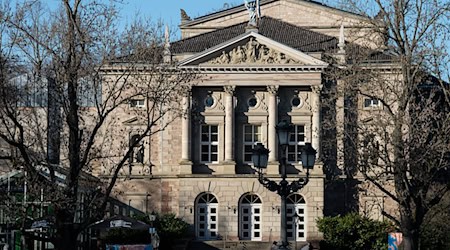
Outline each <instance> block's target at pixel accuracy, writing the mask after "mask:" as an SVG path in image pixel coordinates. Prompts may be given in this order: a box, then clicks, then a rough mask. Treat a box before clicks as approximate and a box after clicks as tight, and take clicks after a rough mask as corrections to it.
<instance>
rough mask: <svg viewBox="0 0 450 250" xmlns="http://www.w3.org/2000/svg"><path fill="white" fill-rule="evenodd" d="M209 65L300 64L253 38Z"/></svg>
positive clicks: (223, 53)
mask: <svg viewBox="0 0 450 250" xmlns="http://www.w3.org/2000/svg"><path fill="white" fill-rule="evenodd" d="M208 63H210V64H302V63H300V62H299V61H298V60H295V59H293V58H291V57H289V56H288V55H286V54H284V53H282V52H279V51H276V50H274V49H272V48H269V47H267V46H266V45H263V44H260V43H259V42H258V41H256V40H255V39H254V38H250V40H249V41H248V42H247V43H246V44H245V45H243V46H237V47H236V48H234V49H232V50H231V51H228V52H225V51H222V54H221V55H220V56H219V57H217V58H215V59H213V60H211V61H209V62H208Z"/></svg>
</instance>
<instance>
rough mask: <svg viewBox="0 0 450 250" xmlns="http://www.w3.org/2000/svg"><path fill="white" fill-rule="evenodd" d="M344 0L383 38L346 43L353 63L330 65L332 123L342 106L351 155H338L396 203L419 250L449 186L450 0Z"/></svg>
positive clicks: (397, 217)
mask: <svg viewBox="0 0 450 250" xmlns="http://www.w3.org/2000/svg"><path fill="white" fill-rule="evenodd" d="M340 2H341V3H342V6H344V7H345V8H346V9H349V10H351V11H352V12H355V11H356V12H357V13H359V14H361V15H362V16H365V17H367V19H366V20H365V21H364V22H365V23H364V25H363V26H364V27H367V26H370V27H372V32H373V34H376V35H378V36H379V37H380V38H382V40H384V44H382V46H381V47H380V48H378V49H376V48H374V47H371V48H369V47H367V48H364V47H362V46H355V45H350V46H347V47H346V52H347V63H344V64H341V63H337V64H340V66H339V68H338V69H337V70H331V71H330V79H334V82H336V83H337V84H336V85H335V87H332V88H331V90H330V92H329V93H328V94H329V96H334V97H335V98H331V99H332V102H333V103H332V104H333V105H337V106H339V107H338V108H337V111H336V113H337V117H338V119H336V120H334V121H333V122H330V124H331V125H330V127H329V128H332V127H333V126H335V125H336V124H337V123H339V121H338V120H339V110H341V112H342V114H341V116H340V118H341V121H343V124H345V125H344V127H345V128H342V129H341V132H342V137H341V139H342V140H343V141H344V142H343V143H342V145H343V146H344V147H342V148H341V149H340V150H343V153H342V154H341V155H345V156H344V157H345V159H339V157H336V158H337V161H340V160H342V162H345V173H346V175H347V177H348V178H353V177H354V176H356V175H357V174H361V175H362V176H363V178H364V179H365V180H366V181H367V182H368V183H370V184H371V187H372V188H375V189H376V190H378V191H377V192H381V193H382V194H383V195H384V196H386V197H388V198H389V199H390V200H391V201H393V202H394V203H395V204H396V205H397V206H398V211H395V210H393V211H386V210H385V211H383V213H384V215H385V216H386V217H388V218H389V219H391V220H392V221H394V222H395V224H396V225H397V226H398V227H399V229H400V230H401V231H402V232H403V236H404V249H419V247H420V242H419V239H420V228H421V226H422V225H423V224H424V223H426V222H425V221H424V220H425V218H426V217H427V214H428V213H429V212H430V211H431V210H432V209H433V208H434V207H436V206H438V205H439V204H440V203H441V201H442V199H443V198H444V197H445V196H446V195H447V194H448V191H449V189H450V181H449V167H450V136H449V135H450V115H449V114H450V112H449V111H450V109H449V107H450V99H449V89H450V88H449V85H448V83H447V82H446V81H445V80H446V79H447V80H448V79H449V78H448V65H449V60H448V59H449V58H448V52H449V50H448V49H449V44H448V42H447V40H448V39H447V38H448V34H449V31H450V23H449V22H448V20H449V19H448V18H449V16H450V2H449V1H423V0H413V1H404V0H395V1H389V0H387V1H381V0H373V1H364V3H362V2H361V1H351V0H348V1H340ZM360 44H362V43H360ZM336 131H337V134H338V135H339V129H336ZM336 155H337V156H338V155H339V153H337V154H336ZM338 165H339V164H338Z"/></svg>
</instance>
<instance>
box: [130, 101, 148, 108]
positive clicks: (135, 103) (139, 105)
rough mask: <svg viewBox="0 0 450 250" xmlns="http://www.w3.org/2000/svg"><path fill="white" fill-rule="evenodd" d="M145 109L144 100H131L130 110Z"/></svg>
mask: <svg viewBox="0 0 450 250" xmlns="http://www.w3.org/2000/svg"><path fill="white" fill-rule="evenodd" d="M143 107H145V100H144V99H133V100H130V108H143Z"/></svg>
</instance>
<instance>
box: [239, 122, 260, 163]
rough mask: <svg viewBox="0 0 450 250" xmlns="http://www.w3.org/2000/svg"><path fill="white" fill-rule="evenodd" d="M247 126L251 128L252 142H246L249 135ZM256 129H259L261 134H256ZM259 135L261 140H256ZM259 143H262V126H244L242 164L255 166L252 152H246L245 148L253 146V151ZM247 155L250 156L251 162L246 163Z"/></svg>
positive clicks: (249, 124)
mask: <svg viewBox="0 0 450 250" xmlns="http://www.w3.org/2000/svg"><path fill="white" fill-rule="evenodd" d="M247 126H251V130H252V131H251V134H250V135H251V137H252V139H251V141H246V138H245V137H246V135H247V133H246V127H247ZM255 127H258V128H259V133H255ZM257 134H258V135H259V140H255V138H256V137H257V136H256V137H255V135H257ZM258 142H262V125H261V124H251V123H247V124H244V125H243V126H242V149H243V150H242V162H243V163H246V164H253V162H252V151H251V152H246V151H245V150H246V149H245V147H246V146H250V145H251V146H252V150H253V148H254V147H255V145H256V144H257V143H258ZM246 155H250V160H249V161H246V159H245V156H246Z"/></svg>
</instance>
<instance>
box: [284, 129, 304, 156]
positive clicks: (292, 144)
mask: <svg viewBox="0 0 450 250" xmlns="http://www.w3.org/2000/svg"><path fill="white" fill-rule="evenodd" d="M304 146H305V126H304V125H294V130H293V131H292V133H290V134H289V145H288V147H287V161H288V162H290V163H299V162H300V161H301V154H302V149H303V147H304Z"/></svg>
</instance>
